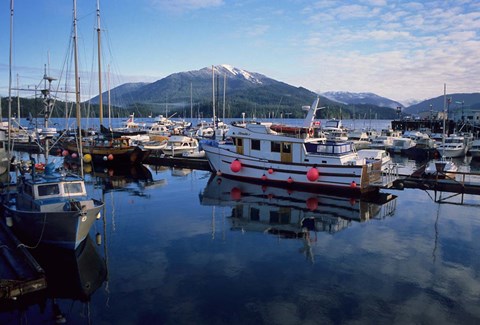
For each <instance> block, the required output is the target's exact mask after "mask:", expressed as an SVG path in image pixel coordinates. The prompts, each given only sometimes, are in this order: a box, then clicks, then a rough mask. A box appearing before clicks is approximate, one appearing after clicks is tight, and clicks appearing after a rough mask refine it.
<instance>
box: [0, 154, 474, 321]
mask: <svg viewBox="0 0 480 325" xmlns="http://www.w3.org/2000/svg"><path fill="white" fill-rule="evenodd" d="M469 159H470V158H465V159H462V160H459V161H458V162H459V163H460V165H461V168H462V169H463V170H472V171H478V169H479V167H478V166H476V165H475V163H473V164H472V163H471V161H470V160H469ZM394 160H395V161H396V162H398V163H400V164H402V165H403V166H404V167H405V168H406V169H414V168H415V167H416V165H417V164H418V162H414V161H409V160H406V159H405V158H404V157H394ZM87 172H88V173H87V175H86V178H87V181H88V190H89V193H90V194H91V196H92V197H95V198H101V199H103V200H104V202H105V211H103V213H102V218H101V219H99V220H97V221H96V222H95V224H94V226H93V227H92V229H91V233H90V236H89V237H88V238H87V241H86V242H85V243H84V244H83V245H81V247H80V248H79V249H78V250H77V251H75V252H67V253H65V252H55V251H54V250H49V251H42V249H41V248H39V249H38V251H35V250H32V254H33V255H34V256H35V257H36V258H37V259H38V260H39V262H40V264H41V265H42V266H43V267H44V269H45V270H46V272H47V282H48V286H49V289H48V290H46V291H42V292H38V293H36V294H31V295H28V296H25V297H22V298H19V299H18V300H16V301H10V302H6V303H3V302H2V305H1V306H0V324H54V323H59V322H62V321H66V323H67V324H413V323H416V324H475V323H478V322H479V321H480V259H478V252H479V251H480V241H477V240H476V239H477V238H479V236H480V215H479V214H478V207H479V205H480V198H479V197H477V196H474V195H464V196H459V195H455V196H452V194H451V193H450V194H449V193H434V192H433V191H425V190H419V189H404V190H394V189H388V190H382V191H381V193H382V194H383V196H382V200H377V201H376V200H362V199H358V198H356V199H354V198H349V197H334V196H329V195H328V194H327V193H326V194H323V193H320V194H319V193H302V192H297V191H289V190H288V189H279V188H274V187H265V186H263V187H262V186H260V185H254V184H248V183H244V182H238V181H233V180H228V179H221V178H220V179H219V178H218V177H214V175H211V173H210V172H209V171H203V170H191V169H178V168H172V167H162V166H149V165H146V166H143V167H141V168H132V169H130V170H128V169H125V168H124V169H120V170H116V169H103V168H98V169H96V168H93V169H90V170H87ZM439 198H440V200H439Z"/></svg>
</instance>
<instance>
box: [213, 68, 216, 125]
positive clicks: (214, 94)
mask: <svg viewBox="0 0 480 325" xmlns="http://www.w3.org/2000/svg"><path fill="white" fill-rule="evenodd" d="M212 103H213V106H212V107H213V129H214V130H215V119H216V118H215V66H213V65H212Z"/></svg>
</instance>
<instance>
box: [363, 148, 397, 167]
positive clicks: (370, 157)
mask: <svg viewBox="0 0 480 325" xmlns="http://www.w3.org/2000/svg"><path fill="white" fill-rule="evenodd" d="M357 154H358V157H359V158H360V159H365V161H367V162H369V161H377V160H381V161H382V170H383V169H385V168H387V167H388V165H389V164H390V163H391V162H392V159H391V158H390V155H389V154H388V152H386V151H385V150H382V149H361V150H358V151H357Z"/></svg>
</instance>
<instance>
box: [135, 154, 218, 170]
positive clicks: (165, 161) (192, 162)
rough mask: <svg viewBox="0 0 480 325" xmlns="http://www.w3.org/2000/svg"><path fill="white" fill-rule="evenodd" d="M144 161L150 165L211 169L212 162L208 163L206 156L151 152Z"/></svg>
mask: <svg viewBox="0 0 480 325" xmlns="http://www.w3.org/2000/svg"><path fill="white" fill-rule="evenodd" d="M143 163H144V164H148V165H157V166H168V167H179V168H190V169H199V170H207V171H211V168H210V164H209V163H208V160H207V158H205V157H202V158H193V157H175V156H167V155H164V154H151V155H150V156H148V157H147V158H146V159H145V161H144V162H143Z"/></svg>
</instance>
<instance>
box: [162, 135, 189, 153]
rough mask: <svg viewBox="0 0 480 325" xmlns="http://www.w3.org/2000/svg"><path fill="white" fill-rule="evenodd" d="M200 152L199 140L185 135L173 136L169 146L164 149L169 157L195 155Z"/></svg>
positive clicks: (169, 140)
mask: <svg viewBox="0 0 480 325" xmlns="http://www.w3.org/2000/svg"><path fill="white" fill-rule="evenodd" d="M196 150H198V140H197V139H195V138H192V137H188V136H185V135H172V136H170V137H169V138H168V142H167V145H166V146H165V147H164V148H163V149H162V151H163V153H164V154H165V155H167V156H182V155H183V154H184V153H185V152H190V153H193V152H195V151H196Z"/></svg>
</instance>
